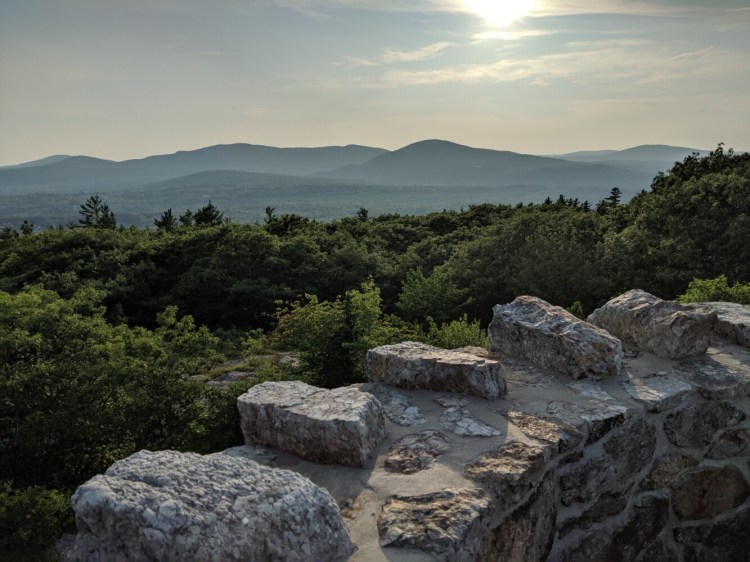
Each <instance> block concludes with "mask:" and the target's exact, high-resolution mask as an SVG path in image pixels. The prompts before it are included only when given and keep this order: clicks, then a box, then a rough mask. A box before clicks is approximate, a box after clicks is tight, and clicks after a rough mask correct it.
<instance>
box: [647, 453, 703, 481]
mask: <svg viewBox="0 0 750 562" xmlns="http://www.w3.org/2000/svg"><path fill="white" fill-rule="evenodd" d="M697 464H698V460H697V459H695V458H693V457H689V456H687V455H683V454H681V453H675V452H672V453H667V454H666V455H664V456H661V457H659V458H657V459H656V460H655V461H654V464H653V465H652V466H651V471H650V472H649V473H648V475H647V476H646V478H644V479H643V481H642V482H641V490H658V489H659V488H665V487H667V486H669V485H670V484H671V483H672V482H674V481H675V480H676V479H677V477H678V476H679V475H680V474H682V473H683V472H685V471H686V470H688V469H689V468H693V467H694V466H696V465H697Z"/></svg>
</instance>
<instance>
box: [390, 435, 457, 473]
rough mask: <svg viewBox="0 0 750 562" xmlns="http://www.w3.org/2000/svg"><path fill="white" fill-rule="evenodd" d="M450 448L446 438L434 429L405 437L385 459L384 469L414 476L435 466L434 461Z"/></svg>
mask: <svg viewBox="0 0 750 562" xmlns="http://www.w3.org/2000/svg"><path fill="white" fill-rule="evenodd" d="M449 448H450V445H449V444H448V438H447V437H446V436H445V435H443V434H442V433H441V432H439V431H436V430H434V429H427V430H425V431H421V432H419V433H412V434H409V435H405V436H404V437H402V438H401V439H399V440H398V441H396V442H395V443H394V444H393V446H392V447H391V449H390V451H388V456H387V457H386V458H385V463H384V466H385V469H386V470H388V471H390V472H398V473H400V474H414V473H415V472H419V471H421V470H426V469H428V468H430V467H431V466H432V465H433V464H435V459H436V458H437V457H439V456H440V455H442V454H443V453H445V452H446V451H447V450H448V449H449Z"/></svg>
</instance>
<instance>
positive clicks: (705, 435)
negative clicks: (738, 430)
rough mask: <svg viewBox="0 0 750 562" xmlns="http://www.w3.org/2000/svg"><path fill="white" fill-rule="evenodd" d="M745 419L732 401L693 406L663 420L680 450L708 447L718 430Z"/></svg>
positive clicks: (665, 430) (670, 437) (670, 438)
mask: <svg viewBox="0 0 750 562" xmlns="http://www.w3.org/2000/svg"><path fill="white" fill-rule="evenodd" d="M745 417H746V416H745V413H744V412H743V411H742V410H739V409H738V408H737V407H736V406H734V405H733V404H732V403H731V402H705V403H703V404H692V405H689V406H686V407H685V408H682V409H680V410H677V411H675V412H672V413H670V414H669V415H668V416H667V417H666V418H665V420H664V432H665V433H666V434H667V437H668V438H669V440H670V441H671V442H672V443H674V444H675V445H677V446H678V447H705V446H706V445H709V444H710V443H711V442H712V441H713V439H714V434H715V433H716V432H717V431H719V430H720V429H725V428H727V427H731V426H733V425H736V424H738V423H739V422H741V421H743V420H744V419H745Z"/></svg>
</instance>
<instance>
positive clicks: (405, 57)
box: [340, 41, 453, 66]
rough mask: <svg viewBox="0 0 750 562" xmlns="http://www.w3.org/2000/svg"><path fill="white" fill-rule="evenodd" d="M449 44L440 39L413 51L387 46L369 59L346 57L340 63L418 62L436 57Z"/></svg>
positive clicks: (359, 64)
mask: <svg viewBox="0 0 750 562" xmlns="http://www.w3.org/2000/svg"><path fill="white" fill-rule="evenodd" d="M451 46H453V43H448V42H446V41H441V42H439V43H433V44H431V45H426V46H425V47H422V48H421V49H417V50H414V51H402V50H399V49H395V48H391V47H389V48H387V49H385V51H383V53H382V54H380V55H378V56H377V57H374V58H371V59H368V58H363V57H346V58H344V60H343V61H342V63H340V64H345V65H348V66H379V65H383V64H404V63H411V62H420V61H426V60H431V59H434V58H436V57H438V56H439V55H440V53H441V52H443V51H444V50H445V49H447V48H448V47H451Z"/></svg>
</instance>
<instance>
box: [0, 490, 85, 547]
mask: <svg viewBox="0 0 750 562" xmlns="http://www.w3.org/2000/svg"><path fill="white" fill-rule="evenodd" d="M74 530H75V521H74V518H73V510H72V509H71V505H70V496H69V494H68V493H67V491H60V490H49V489H47V488H44V487H42V486H31V487H28V488H14V487H13V486H12V484H11V483H10V482H7V481H6V482H2V483H0V553H6V555H7V556H9V558H8V560H11V559H13V560H17V559H20V558H21V557H22V554H21V553H20V552H18V551H23V550H27V551H28V550H30V551H32V552H27V553H26V554H27V555H28V558H29V559H36V560H40V559H47V554H46V553H45V547H46V549H47V550H49V546H48V545H49V543H50V538H52V540H54V539H55V538H57V537H59V536H60V535H62V534H64V533H69V532H73V531H74ZM0 559H2V555H1V554H0ZM53 559H54V558H53Z"/></svg>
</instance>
